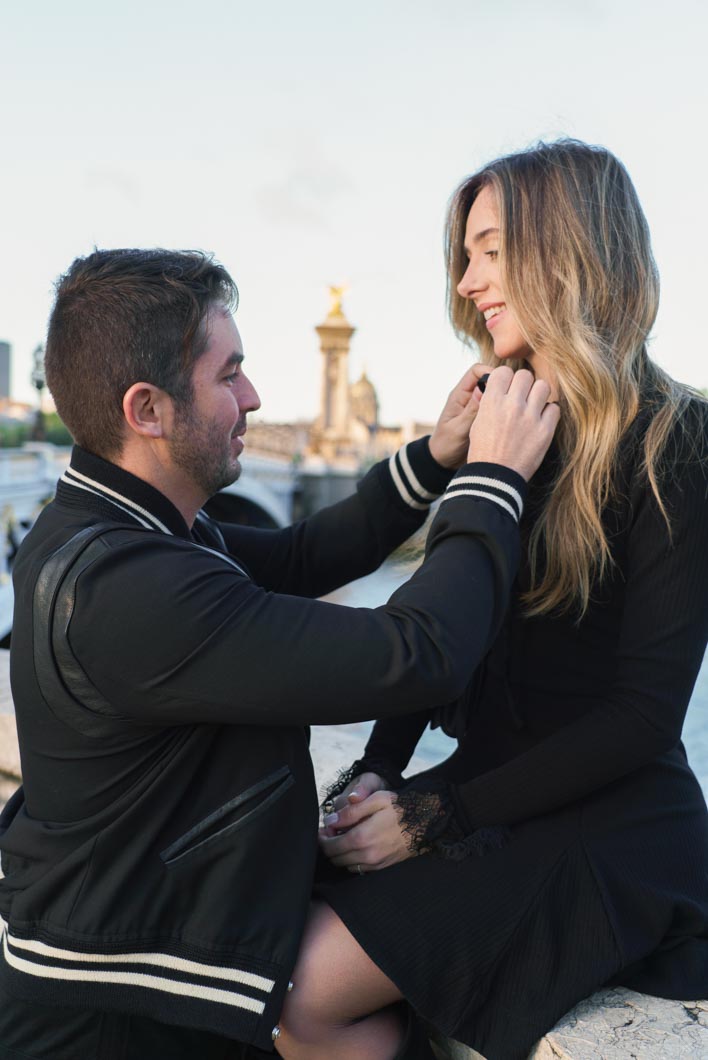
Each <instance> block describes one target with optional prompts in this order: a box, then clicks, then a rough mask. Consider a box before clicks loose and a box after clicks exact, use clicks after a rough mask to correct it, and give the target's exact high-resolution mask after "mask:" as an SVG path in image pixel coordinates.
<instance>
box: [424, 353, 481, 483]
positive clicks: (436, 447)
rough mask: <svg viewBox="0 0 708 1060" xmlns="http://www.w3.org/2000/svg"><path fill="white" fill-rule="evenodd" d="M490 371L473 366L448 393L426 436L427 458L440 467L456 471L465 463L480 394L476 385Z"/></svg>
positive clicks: (479, 365) (476, 365)
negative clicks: (428, 449)
mask: <svg viewBox="0 0 708 1060" xmlns="http://www.w3.org/2000/svg"><path fill="white" fill-rule="evenodd" d="M489 371H490V368H489V365H485V364H474V365H472V367H471V368H468V370H467V371H466V372H465V374H464V375H463V376H462V379H460V381H459V383H458V384H457V386H456V387H455V388H454V389H453V390H451V391H450V394H449V396H448V399H447V401H446V402H445V408H444V409H443V410H442V412H441V413H440V418H439V420H438V422H437V423H436V425H435V430H434V431H433V433H432V434H431V436H430V455H431V456H432V457H433V459H434V460H437V462H438V464H440V465H441V466H442V467H447V468H454V469H455V470H457V468H458V467H462V465H463V464H464V463H465V462H466V460H467V449H468V447H469V443H470V427H471V426H472V424H473V422H474V418H475V416H476V415H477V410H478V409H479V401H480V398H481V397H482V394H481V392H480V391H479V390H477V382H478V380H479V379H481V377H482V376H483V375H486V374H487V373H488V372H489Z"/></svg>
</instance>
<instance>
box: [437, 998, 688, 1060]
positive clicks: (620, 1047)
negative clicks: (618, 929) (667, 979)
mask: <svg viewBox="0 0 708 1060" xmlns="http://www.w3.org/2000/svg"><path fill="white" fill-rule="evenodd" d="M433 1044H434V1048H435V1051H436V1054H437V1055H438V1057H439V1058H440V1060H480V1055H479V1053H476V1052H475V1051H474V1050H473V1049H469V1048H468V1047H467V1046H466V1045H460V1044H459V1043H458V1042H451V1041H444V1040H442V1039H439V1040H436V1041H434V1043H433ZM700 1057H708V1001H693V1002H691V1001H667V1000H666V999H665V998H659V997H647V996H646V995H645V994H635V993H634V992H633V991H632V990H625V989H623V988H617V989H615V990H601V991H599V992H598V993H597V994H593V996H592V997H589V998H587V999H586V1000H585V1001H581V1002H580V1004H579V1005H577V1006H576V1007H575V1008H574V1009H573V1010H572V1011H571V1012H569V1013H568V1014H567V1015H565V1016H564V1017H563V1018H562V1019H561V1020H560V1021H559V1023H558V1024H557V1025H556V1026H555V1027H554V1028H553V1030H552V1031H549V1032H548V1034H546V1035H544V1037H543V1038H542V1039H541V1041H540V1042H539V1043H538V1044H537V1045H536V1046H535V1047H534V1049H533V1050H532V1052H531V1054H530V1055H529V1058H528V1060H635V1058H636V1060H699V1058H700Z"/></svg>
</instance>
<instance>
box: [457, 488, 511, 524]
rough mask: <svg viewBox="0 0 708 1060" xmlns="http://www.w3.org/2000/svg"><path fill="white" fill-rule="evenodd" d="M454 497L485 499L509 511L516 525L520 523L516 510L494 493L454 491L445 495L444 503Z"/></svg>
mask: <svg viewBox="0 0 708 1060" xmlns="http://www.w3.org/2000/svg"><path fill="white" fill-rule="evenodd" d="M454 497H483V498H484V500H485V501H494V503H495V504H498V505H499V507H500V508H503V509H504V511H507V512H508V513H509V515H511V516H512V517H513V519H514V522H515V523H518V521H519V514H518V512H517V511H516V509H515V508H512V506H511V505H510V504H509V503H508V501H505V500H504V499H503V498H502V497H497V496H496V494H494V493H485V492H484V490H454V491H453V492H451V493H445V494H444V495H443V498H442V499H443V500H444V501H449V500H451V499H452V498H454Z"/></svg>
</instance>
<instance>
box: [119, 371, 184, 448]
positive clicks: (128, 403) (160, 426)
mask: <svg viewBox="0 0 708 1060" xmlns="http://www.w3.org/2000/svg"><path fill="white" fill-rule="evenodd" d="M172 413H173V409H172V398H171V397H170V396H169V394H167V393H166V392H165V391H164V390H161V389H160V387H158V386H154V385H153V384H152V383H133V385H132V386H130V387H129V388H128V389H127V390H126V392H125V394H124V395H123V415H124V416H125V419H126V423H127V424H128V426H129V427H130V429H131V430H132V431H133V432H134V433H135V434H138V435H140V436H141V437H143V438H162V437H163V435H164V433H165V428H169V423H170V422H171V420H172Z"/></svg>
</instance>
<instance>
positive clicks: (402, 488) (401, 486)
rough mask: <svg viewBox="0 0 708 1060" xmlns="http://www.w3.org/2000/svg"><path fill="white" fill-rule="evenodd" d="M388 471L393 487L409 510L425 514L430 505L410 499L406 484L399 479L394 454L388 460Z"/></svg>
mask: <svg viewBox="0 0 708 1060" xmlns="http://www.w3.org/2000/svg"><path fill="white" fill-rule="evenodd" d="M388 469H389V471H390V472H391V478H392V479H393V482H394V485H395V487H396V489H397V490H398V492H399V493H400V495H401V497H402V498H403V500H404V501H405V502H406V504H408V505H409V506H410V507H411V508H417V509H418V511H420V512H427V510H428V508H429V507H430V505H428V504H421V503H420V501H415V500H413V498H412V497H411V495H410V493H409V491H408V489H407V488H406V484H405V482H404V481H403V479H402V478H401V475H400V472H399V470H398V468H397V467H396V454H395V453H394V454H393V456H392V457H391V458H390V459H389V462H388Z"/></svg>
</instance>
